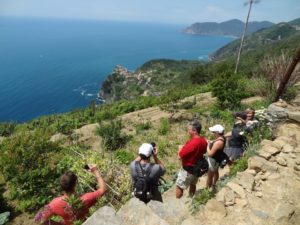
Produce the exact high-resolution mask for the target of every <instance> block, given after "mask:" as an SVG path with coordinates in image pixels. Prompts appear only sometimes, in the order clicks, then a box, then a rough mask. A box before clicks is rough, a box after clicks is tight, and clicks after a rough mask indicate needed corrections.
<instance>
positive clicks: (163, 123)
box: [158, 118, 170, 135]
mask: <svg viewBox="0 0 300 225" xmlns="http://www.w3.org/2000/svg"><path fill="white" fill-rule="evenodd" d="M169 130H170V122H169V120H168V119H167V118H162V119H161V120H160V127H159V128H158V133H159V134H161V135H166V134H167V133H168V131H169Z"/></svg>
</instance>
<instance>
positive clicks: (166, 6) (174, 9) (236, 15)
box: [0, 0, 300, 25]
mask: <svg viewBox="0 0 300 225" xmlns="http://www.w3.org/2000/svg"><path fill="white" fill-rule="evenodd" d="M245 2H246V0H243V1H242V0H241V1H238V2H237V1H236V0H227V1H224V0H223V1H222V0H202V1H197V0H186V1H185V2H182V1H179V0H174V1H168V0H152V1H151V2H141V1H140V0H127V1H122V0H111V1H109V2H108V1H101V0H89V1H88V2H87V1H84V0H64V1H60V0H43V1H39V0H24V1H19V0H0V17H1V16H9V17H20V18H26V17H27V18H49V19H51V18H53V19H77V20H97V21H118V22H143V23H165V24H178V25H187V24H192V23H195V22H224V21H227V20H230V19H239V20H242V21H244V20H245V18H246V15H247V12H248V6H244V3H245ZM270 9H272V10H270ZM299 15H300V1H298V0H286V1H282V0H261V1H260V2H259V3H257V4H253V8H252V12H251V16H250V21H270V22H273V23H279V22H288V21H291V20H293V19H296V18H299Z"/></svg>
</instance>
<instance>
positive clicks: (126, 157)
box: [115, 150, 134, 165]
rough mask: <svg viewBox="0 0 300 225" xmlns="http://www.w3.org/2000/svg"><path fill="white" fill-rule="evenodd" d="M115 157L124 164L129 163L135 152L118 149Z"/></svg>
mask: <svg viewBox="0 0 300 225" xmlns="http://www.w3.org/2000/svg"><path fill="white" fill-rule="evenodd" d="M115 158H116V159H117V160H118V161H119V162H120V163H122V164H125V165H128V164H129V163H130V162H131V161H132V160H134V154H133V152H128V151H125V150H118V151H116V152H115Z"/></svg>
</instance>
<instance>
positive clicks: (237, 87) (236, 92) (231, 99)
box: [212, 72, 247, 109]
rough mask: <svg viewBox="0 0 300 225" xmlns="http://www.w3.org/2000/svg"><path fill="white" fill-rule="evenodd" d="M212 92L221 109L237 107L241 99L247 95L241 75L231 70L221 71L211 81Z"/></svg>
mask: <svg viewBox="0 0 300 225" xmlns="http://www.w3.org/2000/svg"><path fill="white" fill-rule="evenodd" d="M212 93H213V95H214V96H215V97H217V99H218V105H219V107H221V108H222V109H224V108H230V109H234V108H236V107H239V106H240V104H241V99H242V98H244V97H246V96H247V94H246V93H245V83H244V81H243V80H242V79H241V76H240V75H237V74H233V73H231V72H223V73H221V74H220V75H219V76H217V77H216V78H215V79H214V80H213V81H212Z"/></svg>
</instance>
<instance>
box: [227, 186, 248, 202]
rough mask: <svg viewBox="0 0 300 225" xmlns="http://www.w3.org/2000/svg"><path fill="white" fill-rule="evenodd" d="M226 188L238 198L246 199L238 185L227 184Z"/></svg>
mask: <svg viewBox="0 0 300 225" xmlns="http://www.w3.org/2000/svg"><path fill="white" fill-rule="evenodd" d="M226 186H227V187H229V188H230V189H231V190H233V191H234V192H235V193H237V194H238V195H239V197H240V198H246V193H245V191H244V189H243V188H242V187H241V186H240V185H238V184H236V183H233V182H228V183H227V185H226Z"/></svg>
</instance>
